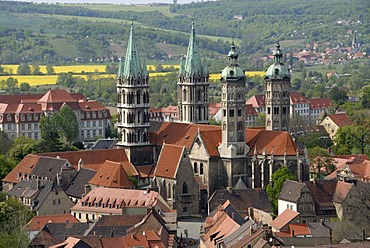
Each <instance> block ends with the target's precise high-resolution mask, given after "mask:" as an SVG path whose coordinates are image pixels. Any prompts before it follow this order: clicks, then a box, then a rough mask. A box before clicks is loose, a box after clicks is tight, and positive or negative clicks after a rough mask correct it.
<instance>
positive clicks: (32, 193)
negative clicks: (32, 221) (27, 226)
mask: <svg viewBox="0 0 370 248" xmlns="http://www.w3.org/2000/svg"><path fill="white" fill-rule="evenodd" d="M53 189H54V182H53V181H39V182H37V180H36V179H34V180H29V181H28V180H22V181H21V182H19V183H17V185H16V186H14V187H13V188H12V189H10V190H9V191H8V193H7V194H8V195H9V196H10V197H16V198H21V197H27V198H31V199H32V204H33V205H32V209H33V210H34V211H37V210H38V209H39V208H40V207H41V205H42V204H43V203H44V201H45V199H46V197H47V196H48V194H49V193H50V191H51V190H53Z"/></svg>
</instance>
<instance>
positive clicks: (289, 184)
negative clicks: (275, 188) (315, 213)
mask: <svg viewBox="0 0 370 248" xmlns="http://www.w3.org/2000/svg"><path fill="white" fill-rule="evenodd" d="M304 186H305V184H304V183H301V182H297V181H293V180H289V179H288V180H286V181H285V182H284V185H283V188H282V189H281V193H280V195H279V200H280V199H281V200H284V201H289V202H297V201H298V199H299V197H300V196H301V190H302V188H303V187H304Z"/></svg>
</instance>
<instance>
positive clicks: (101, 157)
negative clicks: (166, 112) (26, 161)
mask: <svg viewBox="0 0 370 248" xmlns="http://www.w3.org/2000/svg"><path fill="white" fill-rule="evenodd" d="M39 155H40V156H48V157H58V156H59V157H60V158H64V159H67V160H68V161H69V162H70V163H71V164H72V165H73V166H74V167H75V168H76V169H77V167H78V161H79V160H80V159H82V160H83V167H85V168H89V169H92V170H99V169H100V167H101V166H102V165H103V164H104V162H105V161H106V160H109V161H113V162H119V163H122V164H123V167H124V168H125V171H126V173H127V174H128V175H133V176H138V173H137V171H136V169H135V167H134V166H133V165H132V164H131V163H130V162H129V160H128V158H127V155H126V152H125V150H124V149H107V150H83V151H70V152H51V153H41V154H39Z"/></svg>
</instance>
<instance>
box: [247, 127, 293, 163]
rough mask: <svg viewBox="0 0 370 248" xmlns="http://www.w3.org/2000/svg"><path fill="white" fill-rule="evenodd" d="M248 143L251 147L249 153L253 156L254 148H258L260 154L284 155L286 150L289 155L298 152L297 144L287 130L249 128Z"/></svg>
mask: <svg viewBox="0 0 370 248" xmlns="http://www.w3.org/2000/svg"><path fill="white" fill-rule="evenodd" d="M245 136H246V142H247V145H248V146H249V147H250V151H249V155H250V156H252V155H253V153H254V149H255V148H256V149H257V152H258V154H263V152H264V150H266V154H271V153H272V152H273V153H274V155H279V156H282V155H284V152H286V154H287V155H288V156H294V155H296V154H297V145H296V144H295V143H294V141H293V139H292V138H291V137H290V135H289V134H288V133H287V132H279V131H268V130H264V129H253V128H249V129H247V130H246V132H245Z"/></svg>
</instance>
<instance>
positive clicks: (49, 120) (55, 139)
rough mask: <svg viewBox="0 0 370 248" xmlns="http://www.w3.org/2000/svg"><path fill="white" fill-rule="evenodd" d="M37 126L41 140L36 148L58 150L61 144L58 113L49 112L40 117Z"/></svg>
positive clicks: (46, 150) (45, 150)
mask: <svg viewBox="0 0 370 248" xmlns="http://www.w3.org/2000/svg"><path fill="white" fill-rule="evenodd" d="M39 126H40V132H41V138H42V141H41V142H40V144H39V147H38V150H39V151H41V152H54V151H60V150H61V146H62V144H61V142H60V141H59V139H60V135H59V129H58V115H57V114H51V115H49V116H44V117H42V118H41V120H40V125H39Z"/></svg>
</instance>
